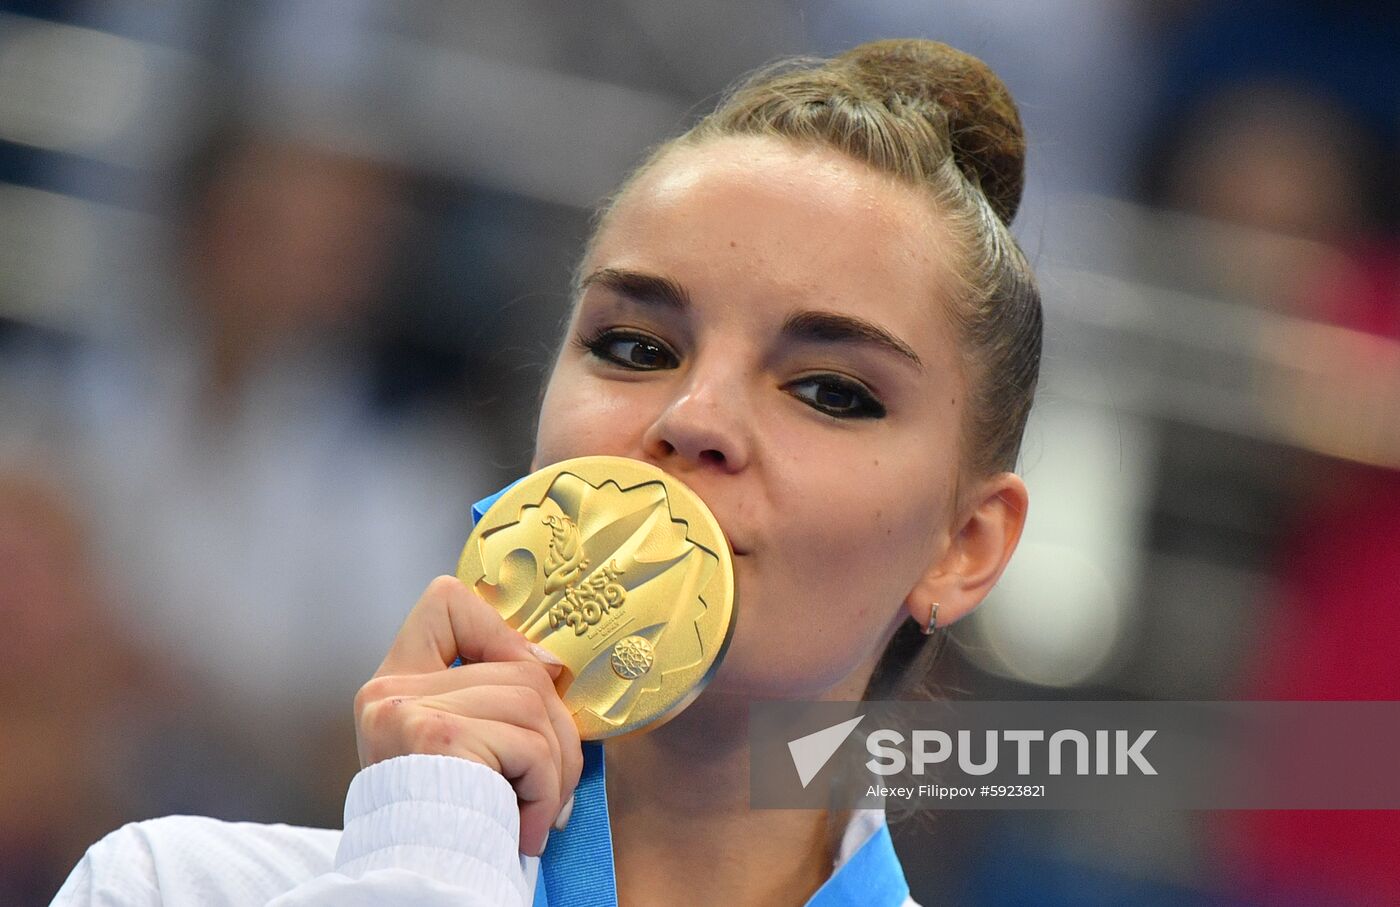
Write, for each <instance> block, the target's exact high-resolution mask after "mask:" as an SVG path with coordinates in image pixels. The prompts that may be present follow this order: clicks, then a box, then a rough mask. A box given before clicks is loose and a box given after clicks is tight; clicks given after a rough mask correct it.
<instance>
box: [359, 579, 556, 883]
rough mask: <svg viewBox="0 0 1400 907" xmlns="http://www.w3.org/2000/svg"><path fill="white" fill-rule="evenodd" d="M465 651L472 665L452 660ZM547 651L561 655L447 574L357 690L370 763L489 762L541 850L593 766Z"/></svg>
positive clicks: (524, 835)
mask: <svg viewBox="0 0 1400 907" xmlns="http://www.w3.org/2000/svg"><path fill="white" fill-rule="evenodd" d="M537 653H539V654H537ZM458 655H461V657H462V660H463V661H464V662H465V663H464V664H463V665H462V666H460V667H457V668H449V665H451V664H452V662H453V661H454V660H456V658H457V656H458ZM545 658H549V659H552V660H553V661H555V662H557V661H558V659H554V658H553V656H552V655H550V653H548V652H547V651H545V650H544V649H542V648H540V647H539V646H535V645H534V644H533V643H530V642H528V641H527V640H526V639H525V637H523V636H522V635H520V633H519V632H517V631H516V630H514V629H512V628H511V627H510V626H508V625H507V624H506V622H505V621H504V620H503V619H502V618H501V616H500V615H499V614H497V613H496V610H495V609H494V608H492V607H491V606H490V605H488V604H487V603H486V602H484V601H482V600H481V598H480V597H478V596H477V595H476V594H475V593H473V592H472V591H471V590H469V589H468V588H467V587H466V586H465V585H463V584H462V582H461V581H459V580H458V579H456V578H455V577H451V576H440V577H438V578H437V579H435V580H433V581H432V583H431V584H429V586H428V589H427V591H425V592H424V593H423V597H422V598H420V599H419V600H418V604H416V605H414V607H413V610H412V611H411V612H410V613H409V615H408V619H407V620H405V621H404V624H403V627H402V629H400V630H399V635H398V637H397V638H396V639H395V640H394V644H393V645H392V646H391V647H390V649H389V654H388V655H387V656H385V658H384V663H383V664H381V665H380V666H379V670H378V671H376V672H375V674H374V677H373V678H371V679H370V681H369V682H368V683H366V684H365V685H364V686H363V687H361V688H360V691H359V693H358V694H357V695H356V696H355V732H356V735H357V737H358V740H359V750H360V765H361V767H364V766H369V765H372V764H374V763H376V762H379V761H381V760H384V759H389V758H391V757H393V756H401V755H406V754H409V753H431V754H436V755H443V756H458V757H460V758H463V759H471V760H473V761H475V762H480V763H481V764H482V765H485V766H487V767H488V768H491V769H493V770H494V771H497V772H500V773H501V775H503V776H504V777H505V778H506V780H508V781H509V782H510V783H511V786H512V787H514V788H515V792H516V795H517V796H518V797H519V799H520V850H521V852H522V853H527V854H531V855H535V854H539V853H540V852H541V851H543V850H544V845H545V841H546V840H547V839H548V837H549V829H550V827H551V825H552V824H553V823H554V821H555V819H556V817H557V816H558V815H559V813H560V810H561V808H562V807H563V806H564V804H565V803H566V802H568V800H569V798H570V797H571V796H573V792H574V787H575V786H576V785H577V784H578V779H579V775H580V774H581V773H582V771H583V749H582V744H581V743H580V742H579V736H578V728H577V727H576V726H575V725H574V720H573V718H572V716H571V715H570V714H569V711H568V709H567V708H566V707H565V705H564V702H563V700H562V699H560V697H559V692H558V690H556V688H555V686H554V682H555V680H557V679H558V678H559V676H560V674H561V672H562V671H563V666H562V665H561V664H558V663H555V664H550V663H548V662H546V661H545V660H544V659H545Z"/></svg>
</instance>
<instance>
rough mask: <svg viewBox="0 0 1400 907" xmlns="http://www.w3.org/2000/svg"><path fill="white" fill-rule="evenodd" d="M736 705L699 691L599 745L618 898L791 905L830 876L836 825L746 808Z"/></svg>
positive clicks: (796, 813)
mask: <svg viewBox="0 0 1400 907" xmlns="http://www.w3.org/2000/svg"><path fill="white" fill-rule="evenodd" d="M746 705H747V700H745V699H742V698H739V697H732V696H725V695H721V694H709V693H707V694H706V695H704V696H701V697H700V699H698V700H696V701H695V702H694V703H693V704H691V706H690V707H688V708H687V709H686V710H685V711H684V712H682V713H681V714H680V715H679V716H677V717H676V718H675V719H673V720H672V721H670V722H668V723H667V724H665V725H663V726H662V727H660V728H658V729H656V730H654V731H651V732H649V733H647V734H643V735H641V736H638V737H633V738H628V739H625V740H617V741H613V742H612V743H609V744H608V748H607V760H608V772H607V788H608V805H609V812H610V816H611V825H612V834H613V850H614V854H615V858H614V859H615V865H616V871H617V886H618V899H619V904H621V905H624V907H631V905H640V904H686V905H696V907H703V905H709V904H724V905H735V907H739V905H745V904H780V905H781V904H792V905H801V904H805V903H806V902H807V899H808V898H809V897H810V896H811V894H812V892H814V891H816V889H817V888H819V887H820V886H821V884H822V883H823V882H824V881H825V880H826V879H827V878H828V877H829V876H830V875H831V871H832V866H833V861H834V858H835V855H836V852H837V847H838V846H839V841H840V835H841V832H842V831H843V830H844V823H842V827H841V828H837V827H835V825H834V824H833V822H832V821H830V820H831V818H832V817H829V816H828V814H827V813H825V812H821V811H816V810H799V809H793V810H766V809H765V810H751V809H750V808H749V747H748V722H747V709H746ZM844 818H845V817H844V816H842V817H841V819H842V820H844Z"/></svg>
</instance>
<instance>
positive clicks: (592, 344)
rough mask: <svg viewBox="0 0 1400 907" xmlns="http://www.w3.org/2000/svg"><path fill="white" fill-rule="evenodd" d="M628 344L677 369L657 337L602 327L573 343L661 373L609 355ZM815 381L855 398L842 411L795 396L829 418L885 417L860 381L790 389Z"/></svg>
mask: <svg viewBox="0 0 1400 907" xmlns="http://www.w3.org/2000/svg"><path fill="white" fill-rule="evenodd" d="M626 341H633V342H635V343H640V344H645V345H647V346H650V347H653V348H654V349H656V350H658V351H660V352H661V353H662V354H664V355H665V356H667V357H669V359H670V360H671V363H672V365H671V366H670V367H671V368H674V367H675V363H676V362H677V357H676V354H675V353H673V352H671V350H670V348H669V347H667V346H666V345H665V344H664V343H662V342H661V341H660V340H658V339H656V338H655V337H652V336H650V335H647V334H643V333H640V332H637V331H622V330H617V329H615V328H603V329H601V330H598V331H595V332H593V333H591V334H587V335H584V336H580V337H578V338H576V339H575V341H574V342H575V344H576V345H577V346H578V347H579V348H580V349H581V350H583V351H585V352H588V353H591V354H592V355H594V356H596V357H598V358H599V359H601V360H603V361H604V362H609V363H612V364H613V365H616V366H617V367H618V368H625V369H628V370H629V371H634V372H647V371H657V370H659V368H660V367H657V368H650V367H647V366H644V365H637V364H635V363H632V362H627V361H625V360H623V359H621V358H619V357H617V356H614V355H613V354H612V353H610V352H609V348H610V347H611V346H612V345H613V344H614V343H618V342H626ZM814 382H820V383H823V384H825V385H827V386H828V387H832V388H835V389H836V390H837V391H839V392H842V393H846V394H849V395H850V396H851V397H852V398H854V404H853V406H852V407H851V408H849V409H839V408H834V407H828V406H823V405H821V404H820V403H818V402H817V401H816V400H815V399H810V398H808V397H806V396H803V395H801V394H793V396H795V397H797V399H799V400H801V401H803V402H804V403H806V404H807V405H808V406H810V407H812V408H813V409H815V410H816V411H817V412H819V413H822V414H824V415H827V416H830V417H831V418H833V419H842V420H845V419H883V418H884V417H885V407H884V404H882V403H881V402H880V401H879V400H877V399H876V398H875V395H874V394H872V393H871V392H870V391H869V390H868V389H867V388H866V387H865V386H864V385H863V384H861V383H860V382H858V381H854V380H852V379H850V378H846V377H844V376H841V375H832V374H822V375H808V376H806V377H804V378H800V379H798V380H796V381H793V382H791V383H790V385H789V386H799V385H803V384H811V383H814Z"/></svg>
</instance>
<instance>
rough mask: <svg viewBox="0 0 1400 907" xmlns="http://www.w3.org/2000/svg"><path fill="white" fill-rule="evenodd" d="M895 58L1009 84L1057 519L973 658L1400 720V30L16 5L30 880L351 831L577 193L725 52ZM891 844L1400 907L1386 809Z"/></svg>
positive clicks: (931, 862) (958, 886) (1074, 881)
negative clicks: (121, 850)
mask: <svg viewBox="0 0 1400 907" xmlns="http://www.w3.org/2000/svg"><path fill="white" fill-rule="evenodd" d="M890 35H920V36H926V37H932V38H936V39H939V40H943V41H946V42H948V43H950V44H953V45H955V46H958V47H960V48H963V49H966V50H968V51H970V52H973V53H976V54H978V55H980V56H982V57H983V58H984V59H986V60H987V61H988V62H989V63H990V64H991V65H992V67H993V68H994V69H996V70H997V71H998V72H999V73H1000V74H1001V75H1002V76H1003V78H1004V79H1005V80H1006V81H1007V83H1008V84H1009V86H1010V88H1011V90H1012V92H1013V94H1014V95H1015V96H1016V97H1017V99H1018V101H1019V103H1020V104H1021V107H1022V112H1023V116H1024V118H1025V120H1026V124H1027V130H1028V137H1029V145H1030V149H1031V151H1030V154H1031V157H1030V161H1029V166H1030V182H1029V185H1028V193H1027V201H1026V204H1025V205H1024V206H1023V211H1024V212H1025V213H1024V215H1023V219H1022V221H1020V222H1018V225H1017V232H1018V235H1019V236H1020V238H1021V241H1022V243H1023V245H1024V246H1025V247H1026V248H1027V250H1028V252H1029V253H1030V254H1031V255H1032V259H1033V261H1035V262H1036V265H1037V269H1038V270H1039V272H1040V274H1041V279H1042V282H1043V284H1044V287H1043V289H1044V294H1045V305H1046V316H1047V325H1048V335H1047V360H1046V374H1045V381H1044V384H1043V390H1042V393H1041V396H1040V401H1039V403H1038V404H1037V406H1038V410H1037V413H1036V415H1035V416H1034V417H1033V420H1032V427H1031V430H1030V433H1029V434H1028V437H1027V443H1026V452H1025V455H1024V457H1025V462H1024V469H1023V472H1024V475H1025V477H1026V479H1027V481H1028V483H1029V485H1030V488H1031V494H1032V498H1033V500H1034V501H1035V506H1034V507H1033V514H1032V521H1031V524H1030V526H1029V527H1028V529H1027V534H1026V537H1025V541H1024V542H1023V545H1022V547H1023V551H1022V552H1021V553H1020V554H1018V556H1017V559H1016V561H1015V562H1013V569H1012V570H1009V571H1008V574H1007V577H1006V579H1005V580H1004V581H1003V583H1002V584H1001V586H1000V587H999V588H998V590H997V591H996V593H995V595H994V597H993V598H992V599H991V600H989V602H988V603H987V605H986V606H984V608H983V609H982V612H980V613H979V614H978V615H976V616H975V618H974V619H973V620H969V621H968V622H966V626H961V625H960V626H959V627H958V628H957V632H956V634H955V642H958V643H960V645H955V646H952V647H950V648H949V650H948V651H949V655H948V656H947V657H946V658H945V659H944V661H943V662H942V665H941V667H940V672H941V673H940V680H941V682H942V683H943V684H944V685H945V687H946V688H947V689H949V690H950V691H954V690H955V691H957V693H958V695H969V696H974V697H979V698H1007V699H1010V698H1026V699H1035V698H1061V697H1080V698H1099V699H1104V698H1128V699H1132V698H1165V699H1172V698H1175V699H1217V698H1259V699H1400V178H1397V176H1396V174H1397V173H1400V166H1397V164H1400V13H1397V12H1396V11H1395V10H1394V9H1393V8H1391V7H1389V6H1386V5H1383V4H1367V3H1349V4H1332V3H1325V2H1321V0H1309V2H1304V0H1270V2H1263V0H1245V2H1213V0H1171V2H1168V0H1158V2H1148V0H1135V2H1119V0H1050V2H1031V0H1024V2H1007V3H1002V4H985V3H977V2H972V0H954V2H946V3H937V4H917V3H908V2H897V0H875V2H855V0H814V2H789V0H782V2H780V0H758V2H754V3H745V4H718V3H694V2H691V3H681V2H679V0H664V2H648V3H641V2H632V0H611V2H607V3H601V4H568V3H563V2H552V0H510V2H500V0H491V2H482V3H474V4H466V5H462V6H457V5H440V4H430V3H417V2H409V3H393V4H389V3H382V2H377V0H319V2H318V0H277V2H271V0H269V2H251V3H250V2H232V0H182V2H168V3H160V4H152V3H147V2H143V0H49V2H20V0H0V904H10V903H14V904H28V903H43V902H45V901H47V899H48V898H49V897H50V896H51V895H52V893H53V892H54V891H56V890H57V887H58V884H59V883H60V882H61V881H62V879H63V877H64V875H65V874H66V872H67V870H68V869H69V868H70V867H71V865H72V864H73V863H74V862H75V861H76V860H77V859H78V857H79V856H80V855H81V854H82V852H83V850H84V849H85V848H86V847H87V846H88V845H90V844H91V843H93V842H94V841H95V840H96V839H97V838H99V837H100V836H101V835H102V834H104V833H105V832H107V831H109V830H112V829H114V828H116V827H117V826H119V825H120V824H122V823H123V822H125V821H130V820H134V819H141V818H148V817H151V816H155V815H163V814H168V813H198V814H206V815H214V816H220V817H223V818H229V819H252V820H259V821H285V822H294V823H302V824H316V825H323V826H334V827H338V825H339V821H340V818H339V814H340V807H341V802H342V797H343V793H344V790H345V785H346V784H347V783H348V780H349V778H350V777H351V776H352V775H353V773H354V771H355V770H356V768H357V762H356V756H355V747H354V735H353V726H352V724H351V715H350V704H351V699H352V697H353V695H354V691H355V689H356V688H357V687H358V685H359V684H360V683H362V682H363V681H364V680H365V679H367V678H368V677H369V675H370V674H371V673H372V672H373V671H374V669H375V667H376V665H377V664H378V662H379V660H380V658H381V657H382V655H383V652H384V650H385V649H386V648H387V645H388V643H389V641H390V640H391V639H392V637H393V634H394V632H395V630H396V629H397V627H398V625H399V622H400V621H401V620H402V618H403V616H404V615H405V614H406V613H407V610H408V608H409V607H410V606H411V604H412V603H413V601H414V600H415V599H416V597H417V595H418V593H419V592H420V591H421V590H422V588H423V586H425V585H426V584H427V582H428V581H429V580H430V579H431V578H432V577H433V576H435V575H437V574H439V573H444V572H452V571H453V570H454V569H455V565H456V558H457V555H458V553H459V552H460V548H461V545H462V543H463V541H464V540H465V538H466V535H467V532H468V530H469V528H470V517H469V514H468V507H469V506H470V504H471V502H472V501H474V500H476V499H477V498H479V497H481V496H483V495H485V494H487V493H489V492H491V491H494V490H495V489H497V488H498V487H500V486H501V485H502V484H504V483H505V482H507V481H509V480H510V479H512V478H515V477H516V476H518V475H520V474H521V472H523V470H524V469H525V468H526V466H527V464H528V461H529V457H530V440H531V437H532V435H533V419H534V406H535V401H536V397H537V394H538V391H539V388H540V383H541V381H542V379H543V377H544V375H545V372H546V369H547V368H548V364H549V361H550V359H551V356H552V353H553V345H554V343H555V342H556V340H557V334H558V326H559V325H560V323H561V319H562V318H563V317H564V314H565V310H566V306H567V302H568V281H569V273H570V269H571V267H572V265H573V263H574V258H575V256H576V255H577V254H578V252H579V250H580V247H581V242H582V240H583V238H584V237H585V236H586V231H587V228H588V223H589V217H590V213H591V207H592V205H593V204H594V203H595V202H596V201H598V200H599V199H600V198H602V197H603V196H604V195H605V194H606V193H607V192H608V191H609V190H610V189H611V188H612V187H613V185H614V184H615V183H616V182H617V181H618V180H619V179H620V178H621V177H622V176H623V175H624V174H625V173H626V172H627V170H628V169H629V167H630V166H631V165H632V164H634V163H635V162H636V161H637V160H638V158H639V157H640V156H641V154H642V153H643V152H644V150H645V148H646V147H647V146H648V145H650V144H651V143H653V142H655V141H657V140H659V139H661V138H663V137H664V136H665V135H667V134H669V133H671V132H673V131H675V130H676V129H677V128H678V127H680V126H682V125H684V124H685V123H686V122H687V118H688V117H690V116H691V115H693V113H694V112H695V111H697V110H701V109H703V108H704V107H705V105H706V104H707V102H708V101H709V100H711V99H712V98H713V96H714V94H715V93H716V92H718V91H720V90H722V89H723V88H724V86H725V85H726V84H728V83H729V82H731V81H732V80H733V79H734V78H735V77H736V76H738V75H740V74H741V73H743V72H745V71H747V70H749V69H751V68H753V67H755V66H757V65H759V64H761V63H764V62H766V61H767V60H769V59H772V58H773V57H775V56H779V55H784V54H797V53H827V52H834V51H836V50H839V49H841V48H843V47H846V46H849V45H850V44H853V43H856V42H858V41H861V40H866V39H870V38H875V37H881V36H890ZM1052 35H1053V36H1054V37H1053V40H1052V39H1051V38H1050V37H1049V36H1052ZM896 842H897V844H898V845H899V846H900V848H901V850H902V851H903V850H905V849H906V848H908V850H907V852H908V853H911V854H917V856H916V857H912V858H909V859H906V861H905V862H906V866H909V867H910V875H911V883H912V885H913V887H914V896H915V897H916V898H917V899H919V900H920V901H921V902H922V903H925V904H929V905H936V904H944V903H960V904H966V903H972V904H1022V903H1036V904H1120V903H1144V904H1145V903H1151V904H1173V905H1175V904H1200V903H1222V902H1231V903H1240V904H1271V905H1272V904H1315V903H1329V904H1344V905H1371V904H1393V903H1400V871H1397V869H1396V868H1395V867H1396V866H1400V819H1397V817H1396V814H1395V813H1392V812H1380V811H1377V812H1368V813H1326V812H1314V813H1299V812H1273V813H1250V814H1238V815H1229V814H1220V813H1212V814H1198V815H1163V816H1150V817H1143V816H1126V815H1123V816H1103V815H1100V816H1091V815H1082V814H1049V813H1029V812H1027V813H1009V812H997V813H981V814H973V813H959V814H950V815H948V816H946V817H944V816H940V817H939V819H938V821H937V822H935V823H934V826H933V829H932V830H931V831H930V830H927V829H915V828H910V829H908V830H907V835H906V836H905V837H904V838H903V839H901V832H900V831H897V832H896Z"/></svg>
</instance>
